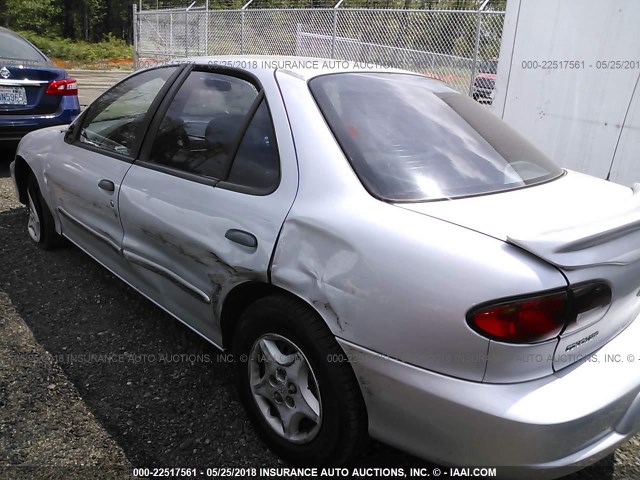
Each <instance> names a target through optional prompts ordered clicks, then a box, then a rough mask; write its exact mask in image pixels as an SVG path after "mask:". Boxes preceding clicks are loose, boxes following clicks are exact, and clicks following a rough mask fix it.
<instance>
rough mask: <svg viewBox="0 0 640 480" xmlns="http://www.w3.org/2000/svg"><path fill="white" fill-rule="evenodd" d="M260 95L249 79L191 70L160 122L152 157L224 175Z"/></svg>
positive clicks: (169, 164)
mask: <svg viewBox="0 0 640 480" xmlns="http://www.w3.org/2000/svg"><path fill="white" fill-rule="evenodd" d="M257 96H258V90H257V89H256V88H255V86H254V85H252V84H251V83H249V82H247V81H245V80H242V79H239V78H235V77H230V76H226V75H220V74H218V73H213V72H198V71H194V72H191V74H190V75H189V77H188V78H187V80H186V81H185V83H184V84H183V85H182V86H181V87H180V90H179V91H178V93H177V94H176V96H175V98H174V99H173V101H172V102H171V105H170V106H169V109H168V111H167V113H166V114H165V117H164V118H163V120H162V123H161V124H160V127H159V129H158V133H157V136H156V139H155V140H154V143H153V146H152V149H151V154H150V156H149V161H151V162H154V163H157V164H160V165H165V166H167V167H171V168H176V169H179V170H183V171H186V172H189V173H194V174H198V175H204V176H207V177H212V178H217V179H221V178H222V176H223V175H224V173H225V169H226V167H227V166H228V162H229V161H230V156H231V155H232V154H233V151H232V150H233V148H234V147H235V145H236V144H237V141H238V138H239V136H240V135H241V133H242V129H243V128H244V126H245V123H246V120H247V114H248V113H249V111H250V110H251V107H252V105H253V103H254V101H255V100H256V98H257Z"/></svg>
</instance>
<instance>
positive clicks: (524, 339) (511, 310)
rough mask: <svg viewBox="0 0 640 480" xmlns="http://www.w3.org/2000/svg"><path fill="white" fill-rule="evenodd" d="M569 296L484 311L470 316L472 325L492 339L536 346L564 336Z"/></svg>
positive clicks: (555, 295)
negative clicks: (562, 333) (562, 332)
mask: <svg viewBox="0 0 640 480" xmlns="http://www.w3.org/2000/svg"><path fill="white" fill-rule="evenodd" d="M566 309H567V294H566V292H562V293H553V294H549V295H541V296H537V297H532V298H526V299H521V300H514V301H508V302H504V303H498V304H496V305H489V306H484V307H480V308H479V309H476V310H472V311H471V312H469V315H468V321H469V325H470V326H471V327H472V328H473V329H474V330H476V331H477V332H478V333H480V334H482V335H484V336H486V337H489V338H491V339H495V340H500V341H502V342H509V343H535V342H542V341H544V340H548V339H550V338H553V337H556V336H558V335H559V334H560V332H561V331H562V329H563V328H564V325H565V311H566Z"/></svg>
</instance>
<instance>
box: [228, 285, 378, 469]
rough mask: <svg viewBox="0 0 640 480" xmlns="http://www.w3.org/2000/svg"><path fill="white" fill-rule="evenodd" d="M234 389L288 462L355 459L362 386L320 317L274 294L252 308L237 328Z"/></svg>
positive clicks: (363, 427) (363, 432)
mask: <svg viewBox="0 0 640 480" xmlns="http://www.w3.org/2000/svg"><path fill="white" fill-rule="evenodd" d="M233 353H234V358H235V359H236V363H235V366H236V372H235V373H236V386H237V389H238V394H239V396H240V400H241V402H242V404H243V405H244V407H245V409H246V411H247V413H248V415H249V418H250V419H251V421H252V423H253V425H254V427H255V428H256V430H257V431H258V434H259V435H260V437H261V438H262V439H263V440H264V441H265V443H267V445H268V446H269V448H271V449H272V450H273V451H274V452H275V453H276V454H277V455H278V456H280V457H281V458H282V459H284V460H285V461H287V462H289V463H291V464H297V465H317V466H325V465H326V466H331V465H342V464H344V463H346V462H348V461H349V460H351V459H353V458H354V457H355V456H356V455H357V454H358V453H359V452H360V450H361V448H362V447H363V446H364V444H365V443H366V441H367V439H368V435H367V414H366V410H365V406H364V401H363V399H362V394H361V392H360V387H359V385H358V382H357V380H356V378H355V374H354V373H353V370H352V369H351V366H350V365H349V363H348V362H347V360H346V358H345V354H344V352H343V351H342V349H341V348H340V346H339V345H338V344H337V342H336V340H335V337H334V336H333V334H332V333H331V331H330V330H329V329H328V328H327V326H326V324H325V323H324V322H323V321H322V319H321V318H320V317H319V316H318V315H317V314H316V313H315V312H314V311H313V310H312V309H311V308H310V307H308V306H307V305H306V304H304V303H303V302H301V301H299V300H297V299H294V298H291V297H287V296H284V295H272V296H269V297H265V298H262V299H260V300H257V301H256V302H254V303H253V304H252V305H250V306H249V307H248V308H247V309H246V310H245V312H244V313H243V314H242V316H241V318H240V322H239V325H238V327H237V329H236V331H235V333H234V339H233Z"/></svg>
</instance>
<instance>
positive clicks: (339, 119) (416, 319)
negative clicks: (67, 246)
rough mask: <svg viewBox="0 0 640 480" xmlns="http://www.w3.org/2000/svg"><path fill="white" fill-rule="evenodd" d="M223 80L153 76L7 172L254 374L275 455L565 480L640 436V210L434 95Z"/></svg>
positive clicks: (486, 118)
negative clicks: (407, 458)
mask: <svg viewBox="0 0 640 480" xmlns="http://www.w3.org/2000/svg"><path fill="white" fill-rule="evenodd" d="M365 67H367V66H359V65H355V64H350V65H348V66H347V65H343V64H342V62H340V64H335V62H333V61H323V60H316V59H314V60H311V59H295V58H267V57H237V58H235V57H232V58H230V57H221V58H199V59H191V60H189V61H181V62H175V63H172V64H168V65H161V66H158V67H155V68H151V69H146V70H142V71H138V72H136V73H134V74H132V75H131V76H129V77H128V78H126V79H125V80H123V81H122V82H121V83H119V84H117V85H115V86H114V87H113V88H111V89H110V90H108V91H107V92H106V93H105V94H103V95H102V96H101V97H100V98H98V99H97V100H96V101H95V102H94V103H93V104H92V105H91V106H89V108H87V109H86V110H85V111H84V112H83V114H82V115H81V116H80V117H79V118H78V119H76V121H75V122H74V123H73V124H72V125H71V126H70V127H68V128H67V127H65V128H60V127H52V128H48V129H44V130H41V131H38V132H34V133H31V134H29V135H27V136H26V137H25V138H24V139H23V140H22V142H21V143H20V146H19V148H18V151H17V155H16V159H15V162H14V163H13V164H12V166H11V169H12V174H13V177H14V179H15V183H16V187H17V194H18V196H19V198H20V200H21V201H22V202H23V203H24V204H26V205H27V206H28V207H29V212H30V214H29V221H28V225H27V230H28V234H29V237H30V238H31V240H33V242H35V243H36V244H38V245H40V246H41V247H43V248H45V249H50V248H53V247H55V246H56V245H58V244H60V242H61V240H62V239H63V238H64V239H67V240H69V241H71V242H72V243H74V244H75V245H77V246H78V247H80V248H81V249H82V250H84V251H85V252H86V253H87V254H89V255H90V256H92V257H93V258H94V259H95V260H96V261H97V262H99V263H101V264H102V265H103V266H104V267H106V268H107V269H108V270H110V271H111V272H113V273H114V274H115V275H117V276H118V277H119V278H121V279H122V280H123V281H124V282H126V283H127V284H129V285H131V286H132V287H133V288H134V289H136V290H137V291H138V292H140V293H141V294H142V295H144V296H145V297H147V298H148V299H150V300H151V301H152V302H154V303H156V304H157V305H158V306H159V307H161V308H162V309H164V310H166V311H167V312H169V313H170V314H171V315H173V316H174V317H175V318H176V319H178V320H179V321H181V322H183V323H184V324H185V325H186V326H187V327H189V328H191V329H193V330H194V331H196V332H197V333H199V334H200V335H202V336H203V337H204V338H206V339H207V340H208V341H210V342H211V343H213V344H214V345H215V346H217V347H219V348H220V349H224V350H227V349H228V350H230V351H231V352H233V354H234V358H235V360H236V362H235V367H236V377H237V387H238V392H239V396H240V398H241V400H242V402H243V404H244V406H245V408H246V410H247V412H248V414H249V416H250V418H251V420H252V421H253V423H254V424H255V427H256V430H257V432H258V433H259V434H260V435H261V437H262V438H263V439H264V440H265V441H266V443H267V444H268V445H269V446H270V447H271V448H272V449H273V450H274V451H275V452H276V453H277V454H278V455H280V456H281V457H282V458H284V459H285V460H287V461H289V462H292V463H298V464H317V465H329V464H343V463H345V462H348V461H349V460H350V459H353V458H354V456H355V455H356V454H357V452H358V451H359V449H360V448H361V447H362V446H363V444H364V443H365V441H366V439H367V437H368V434H369V435H371V436H373V437H375V438H377V439H380V440H382V441H384V442H387V443H389V444H391V445H394V446H397V447H399V448H401V449H404V450H406V451H409V452H411V453H413V454H416V455H419V456H421V457H424V458H426V459H429V460H432V461H435V462H440V463H445V464H454V465H491V466H512V467H514V472H515V475H520V476H527V475H533V476H535V478H540V476H541V475H542V474H544V475H546V476H548V477H554V476H559V475H561V474H564V473H568V472H570V471H572V470H577V469H579V468H581V467H583V466H586V465H588V464H590V463H593V462H595V461H597V460H598V459H600V458H602V457H604V456H605V455H607V454H609V453H610V452H612V451H613V450H614V449H615V448H616V447H618V446H619V445H621V444H622V443H623V442H625V441H626V440H628V439H629V438H630V437H631V436H633V435H634V434H635V433H636V432H637V431H638V430H640V368H638V365H637V363H635V361H634V355H637V354H640V349H638V344H639V343H640V342H639V341H640V321H637V320H636V317H637V316H638V314H639V313H640V195H638V194H637V192H636V191H635V190H633V189H630V188H627V187H623V186H620V185H616V184H613V183H610V182H606V181H603V180H600V179H597V178H593V177H590V176H586V175H582V174H579V173H576V172H572V171H567V170H563V169H561V168H558V167H557V166H556V165H555V164H554V163H552V162H551V161H550V160H549V159H547V158H546V157H545V156H544V154H542V153H541V152H540V151H539V150H537V149H536V148H535V147H534V146H532V145H531V144H529V143H528V142H527V141H526V140H525V139H523V138H522V137H521V136H519V135H518V134H517V133H515V132H514V131H513V130H511V129H510V128H509V127H508V126H507V125H506V124H504V123H503V122H502V121H501V120H500V119H498V118H497V117H495V116H494V115H493V114H492V113H491V112H489V111H488V110H487V109H485V108H483V107H481V106H478V105H477V104H476V103H475V102H474V101H473V100H471V99H470V98H468V97H465V96H463V95H460V94H458V93H456V92H455V91H453V90H452V89H450V88H449V87H447V86H446V85H445V84H443V83H441V82H439V81H436V80H433V79H429V78H426V77H424V76H421V75H417V74H412V73H409V72H402V71H398V70H389V69H381V68H371V67H367V68H365Z"/></svg>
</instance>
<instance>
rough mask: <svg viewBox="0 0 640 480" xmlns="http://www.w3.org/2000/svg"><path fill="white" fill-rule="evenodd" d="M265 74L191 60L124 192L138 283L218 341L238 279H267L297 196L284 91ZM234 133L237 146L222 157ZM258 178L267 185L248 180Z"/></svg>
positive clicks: (129, 253)
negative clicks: (254, 77) (255, 81)
mask: <svg viewBox="0 0 640 480" xmlns="http://www.w3.org/2000/svg"><path fill="white" fill-rule="evenodd" d="M272 81H273V80H272ZM266 82H268V79H266V80H265V83H263V85H264V87H262V86H260V85H249V84H247V81H246V80H245V79H244V78H238V77H230V78H227V77H226V76H225V75H224V74H221V73H217V72H215V71H214V70H212V69H210V68H208V69H203V70H198V67H197V66H196V67H194V70H193V71H192V72H191V73H190V74H189V75H188V76H187V78H186V80H184V83H183V84H182V86H181V87H180V88H179V90H178V91H177V93H176V95H175V98H173V99H168V100H167V101H168V102H169V105H168V106H166V108H165V111H164V112H163V109H162V107H161V108H160V112H162V113H161V114H159V116H158V118H156V119H154V122H153V123H152V124H151V126H150V130H151V131H153V132H154V134H153V136H152V137H150V139H149V140H148V142H147V143H148V145H147V146H146V147H145V148H143V152H142V153H141V159H140V160H139V161H136V162H135V163H134V165H133V166H132V167H131V169H130V171H129V172H128V173H127V176H126V178H125V180H124V183H123V186H122V189H121V191H120V212H121V218H122V224H123V228H124V240H123V255H124V257H125V259H126V261H127V262H128V264H129V268H131V269H132V271H133V272H134V274H135V276H136V279H135V280H134V283H135V284H136V286H137V287H138V288H139V289H140V290H141V291H142V292H144V293H145V294H146V295H147V296H149V297H151V298H152V299H153V300H154V301H156V302H157V303H159V304H160V305H161V306H163V307H164V308H165V309H166V310H168V311H169V312H170V313H172V314H173V315H175V316H176V317H178V318H179V319H181V320H182V321H183V322H184V323H186V324H187V325H189V326H190V327H191V328H193V329H194V330H196V331H198V332H199V333H200V334H202V335H204V336H205V337H207V338H208V339H210V340H211V341H212V342H214V343H216V344H218V345H222V338H221V329H220V325H219V322H218V321H217V319H219V317H220V312H221V309H222V300H223V299H224V298H225V297H226V295H227V294H228V293H229V292H230V291H231V290H232V289H233V288H234V287H236V286H237V285H240V284H242V283H245V282H250V281H258V282H263V283H266V282H268V281H269V265H270V261H271V256H272V253H273V250H274V247H275V244H276V241H277V239H278V235H279V233H280V230H281V228H282V224H283V223H284V220H285V218H286V216H287V214H288V212H289V209H290V208H291V205H292V204H293V201H294V198H295V195H296V189H297V165H296V159H295V153H294V148H293V141H292V138H291V133H290V130H289V127H288V123H287V120H286V115H285V112H284V108H283V106H282V103H281V101H280V98H279V92H277V90H276V91H273V88H270V85H271V84H268V83H266ZM271 93H273V95H270V94H271ZM256 124H259V125H258V126H257V127H256ZM238 129H242V131H240V130H238ZM236 137H237V139H238V141H239V146H238V147H237V153H235V154H234V155H235V156H234V159H233V162H231V164H225V163H224V162H223V161H222V160H223V159H224V156H225V155H228V152H229V151H230V149H231V150H234V151H235V150H236V148H232V147H230V146H229V145H230V143H229V142H231V141H233V140H234V139H235V138H236ZM274 155H275V160H274ZM227 160H228V159H227ZM274 161H275V162H276V163H277V170H278V172H275V173H274V168H273V167H274ZM225 165H229V167H230V173H229V174H227V173H225ZM222 177H224V179H226V181H223V179H222ZM258 177H259V178H260V179H262V180H257V178H258ZM260 181H263V182H264V185H265V188H262V189H261V188H257V187H255V185H254V187H251V184H252V183H253V184H255V183H256V182H258V183H259V182H260Z"/></svg>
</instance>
